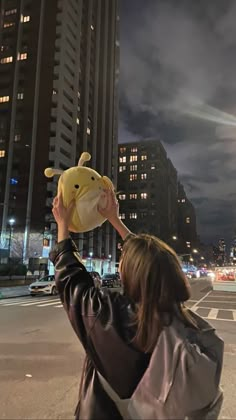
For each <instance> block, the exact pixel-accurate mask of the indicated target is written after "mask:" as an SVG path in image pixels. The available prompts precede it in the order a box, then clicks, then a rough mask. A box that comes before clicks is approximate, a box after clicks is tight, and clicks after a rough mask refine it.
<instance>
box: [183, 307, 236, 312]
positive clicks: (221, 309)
mask: <svg viewBox="0 0 236 420" xmlns="http://www.w3.org/2000/svg"><path fill="white" fill-rule="evenodd" d="M199 308H201V309H209V310H210V309H217V311H225V312H227V311H228V312H233V311H234V309H233V308H231V309H228V308H227V309H225V308H212V306H198V307H197V309H199ZM190 309H191V308H190ZM235 312H236V311H235Z"/></svg>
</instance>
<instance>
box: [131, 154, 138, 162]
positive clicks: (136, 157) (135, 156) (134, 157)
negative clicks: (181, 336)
mask: <svg viewBox="0 0 236 420" xmlns="http://www.w3.org/2000/svg"><path fill="white" fill-rule="evenodd" d="M129 160H130V162H137V160H138V156H137V155H133V156H130V159H129Z"/></svg>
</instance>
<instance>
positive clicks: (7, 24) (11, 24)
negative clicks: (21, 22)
mask: <svg viewBox="0 0 236 420" xmlns="http://www.w3.org/2000/svg"><path fill="white" fill-rule="evenodd" d="M11 26H15V23H14V22H5V23H4V25H3V27H4V28H11Z"/></svg>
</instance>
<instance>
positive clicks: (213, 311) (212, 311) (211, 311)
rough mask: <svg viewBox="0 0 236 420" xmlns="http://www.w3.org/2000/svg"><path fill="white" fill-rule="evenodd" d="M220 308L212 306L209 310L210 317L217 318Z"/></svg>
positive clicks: (208, 316)
mask: <svg viewBox="0 0 236 420" xmlns="http://www.w3.org/2000/svg"><path fill="white" fill-rule="evenodd" d="M218 312H219V309H216V308H212V309H211V310H210V312H209V314H208V315H207V318H208V319H216V318H217V315H218Z"/></svg>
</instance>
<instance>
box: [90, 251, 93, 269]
mask: <svg viewBox="0 0 236 420" xmlns="http://www.w3.org/2000/svg"><path fill="white" fill-rule="evenodd" d="M89 256H90V271H92V268H93V266H92V257H93V252H90V253H89Z"/></svg>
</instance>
